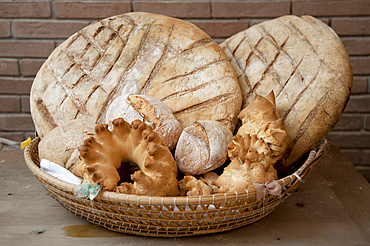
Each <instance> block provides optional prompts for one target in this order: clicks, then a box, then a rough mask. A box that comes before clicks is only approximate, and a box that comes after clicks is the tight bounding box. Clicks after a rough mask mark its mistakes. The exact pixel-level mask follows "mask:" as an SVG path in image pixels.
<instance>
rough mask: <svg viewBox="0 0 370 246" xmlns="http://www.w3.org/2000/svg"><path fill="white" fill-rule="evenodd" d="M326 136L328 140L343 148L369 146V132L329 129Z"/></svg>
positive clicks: (364, 147) (363, 147)
mask: <svg viewBox="0 0 370 246" xmlns="http://www.w3.org/2000/svg"><path fill="white" fill-rule="evenodd" d="M327 138H328V140H329V142H331V143H332V144H335V145H336V146H338V147H339V148H343V149H368V148H370V141H369V139H370V132H338V131H331V132H330V133H329V134H328V135H327Z"/></svg>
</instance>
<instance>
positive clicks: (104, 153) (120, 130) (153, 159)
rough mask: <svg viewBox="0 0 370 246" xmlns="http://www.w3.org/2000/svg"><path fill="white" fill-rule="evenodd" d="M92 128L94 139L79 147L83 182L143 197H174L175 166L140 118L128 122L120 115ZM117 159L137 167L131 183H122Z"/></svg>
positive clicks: (161, 142)
mask: <svg viewBox="0 0 370 246" xmlns="http://www.w3.org/2000/svg"><path fill="white" fill-rule="evenodd" d="M112 125H113V130H112V131H109V130H108V125H106V124H98V125H97V126H96V127H95V138H96V139H95V138H89V139H86V140H85V142H84V145H83V146H82V147H81V149H80V156H81V159H82V161H83V162H84V164H85V168H84V172H83V176H84V177H83V178H84V180H83V182H89V183H93V184H100V185H102V190H108V191H117V192H120V193H125V194H135V195H147V196H177V195H178V193H179V190H178V186H177V179H176V178H177V165H176V162H175V160H174V158H173V156H172V154H171V151H170V150H169V148H168V147H167V145H166V144H165V143H164V141H163V140H162V138H161V137H160V136H159V135H158V134H157V133H155V132H154V131H153V130H152V128H151V127H150V126H148V125H147V124H145V123H144V122H142V121H140V120H135V121H134V122H132V124H131V125H130V124H128V123H127V122H126V121H124V120H123V119H122V118H118V119H115V120H113V122H112ZM121 162H134V163H136V164H137V165H138V166H139V167H140V170H139V171H136V172H135V173H134V174H132V175H131V179H132V180H133V181H134V183H122V184H121V185H120V186H118V187H117V183H118V181H119V180H120V176H119V174H118V171H117V169H118V168H119V167H120V166H121Z"/></svg>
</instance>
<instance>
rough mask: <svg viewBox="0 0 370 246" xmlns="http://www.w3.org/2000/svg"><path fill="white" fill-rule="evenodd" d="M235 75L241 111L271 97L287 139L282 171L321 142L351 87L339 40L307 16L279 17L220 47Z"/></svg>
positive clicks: (281, 164) (233, 38) (234, 37)
mask: <svg viewBox="0 0 370 246" xmlns="http://www.w3.org/2000/svg"><path fill="white" fill-rule="evenodd" d="M221 47H222V48H223V49H224V50H225V52H226V54H227V56H228V57H229V59H230V61H231V63H232V65H233V68H234V70H235V72H236V74H237V77H238V81H239V84H240V87H241V89H242V94H243V106H242V107H243V108H244V107H246V106H247V105H248V104H249V103H251V102H252V101H253V100H254V99H255V98H256V96H257V95H267V94H268V93H269V92H270V91H271V90H273V91H274V93H275V95H276V104H277V105H278V113H279V115H280V116H281V117H282V118H283V119H284V124H285V130H286V131H287V133H288V135H289V136H290V137H291V140H290V142H289V144H288V148H287V151H286V152H285V154H284V156H283V158H281V160H280V161H279V162H278V163H277V164H276V165H275V167H276V168H277V169H278V170H279V172H282V171H284V170H286V169H287V168H288V167H289V166H291V165H292V164H293V163H294V162H295V161H297V160H298V159H299V158H300V157H302V155H303V154H305V153H306V152H307V151H308V150H309V149H310V148H311V147H312V146H313V145H314V144H316V143H317V142H319V141H320V140H321V139H323V138H324V137H325V136H326V135H327V133H328V132H329V131H330V130H331V129H332V128H333V127H334V125H335V124H336V122H337V121H338V120H339V118H340V116H341V114H342V111H343V109H344V107H345V105H346V103H347V101H348V98H349V95H350V91H351V87H352V68H351V65H350V61H349V57H348V54H347V52H346V49H345V48H344V46H343V44H342V42H341V41H340V39H339V37H338V36H337V35H336V34H335V32H334V31H333V30H332V29H331V28H330V27H328V26H327V25H326V24H324V23H323V22H321V21H320V20H317V19H315V18H313V17H310V16H302V17H296V16H283V17H280V18H276V19H274V20H271V21H265V22H262V23H260V24H258V25H255V26H252V27H251V28H248V29H247V30H245V31H242V32H240V33H237V34H236V35H234V36H232V37H230V38H228V39H227V40H226V41H225V42H223V43H222V44H221Z"/></svg>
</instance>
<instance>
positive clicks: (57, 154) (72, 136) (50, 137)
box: [38, 119, 95, 170]
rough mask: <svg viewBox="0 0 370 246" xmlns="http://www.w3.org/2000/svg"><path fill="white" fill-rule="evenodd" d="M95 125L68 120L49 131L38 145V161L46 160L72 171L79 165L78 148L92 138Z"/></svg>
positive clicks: (89, 122)
mask: <svg viewBox="0 0 370 246" xmlns="http://www.w3.org/2000/svg"><path fill="white" fill-rule="evenodd" d="M94 127H95V124H94V123H93V122H91V121H86V120H80V119H78V120H70V121H67V122H66V123H64V124H62V125H59V126H58V127H56V128H54V129H53V130H52V131H50V132H49V133H48V134H47V135H46V136H45V137H44V138H43V139H42V140H41V141H40V143H39V145H38V150H39V157H40V159H47V160H49V161H52V162H54V163H56V164H58V165H60V166H62V167H65V168H67V169H68V170H72V169H73V167H74V166H75V165H76V164H77V163H79V161H80V160H79V156H80V152H79V148H80V147H81V146H82V145H83V143H84V140H85V139H87V138H89V137H92V136H94Z"/></svg>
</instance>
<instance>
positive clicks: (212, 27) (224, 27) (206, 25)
mask: <svg viewBox="0 0 370 246" xmlns="http://www.w3.org/2000/svg"><path fill="white" fill-rule="evenodd" d="M191 22H192V23H193V24H195V25H196V26H198V27H199V28H200V29H202V30H203V31H205V32H206V33H207V34H208V35H209V36H211V37H212V38H228V37H230V36H232V35H234V34H236V33H238V32H240V31H244V30H245V29H247V28H248V27H249V23H248V21H191Z"/></svg>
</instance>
